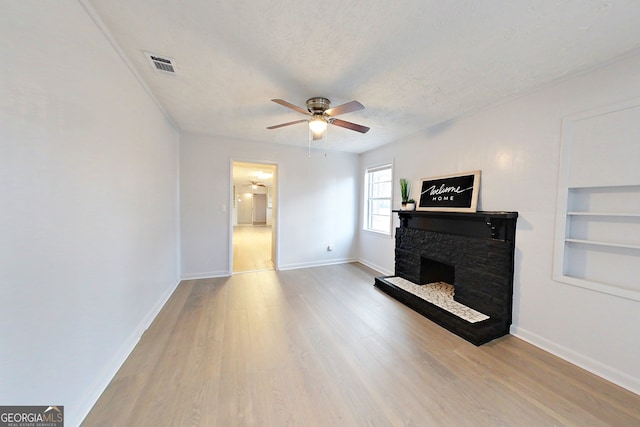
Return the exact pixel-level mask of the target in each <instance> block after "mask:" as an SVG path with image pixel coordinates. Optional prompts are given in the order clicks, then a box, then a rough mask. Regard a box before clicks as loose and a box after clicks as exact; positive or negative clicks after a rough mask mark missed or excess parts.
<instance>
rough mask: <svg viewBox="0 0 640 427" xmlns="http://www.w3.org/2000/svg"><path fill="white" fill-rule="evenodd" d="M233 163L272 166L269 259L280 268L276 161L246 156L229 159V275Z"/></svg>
mask: <svg viewBox="0 0 640 427" xmlns="http://www.w3.org/2000/svg"><path fill="white" fill-rule="evenodd" d="M234 163H249V164H252V165H256V166H260V165H265V166H269V167H270V168H273V169H274V171H273V184H272V187H271V261H272V262H273V268H274V269H275V270H280V264H279V259H280V245H279V241H280V203H279V200H280V180H279V179H278V163H276V162H272V161H269V160H255V159H246V158H235V157H231V158H230V159H229V209H228V213H229V243H228V244H229V251H228V252H229V256H228V259H229V266H228V269H229V275H233V203H234V191H233V186H234V184H233V165H234Z"/></svg>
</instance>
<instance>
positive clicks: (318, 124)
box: [267, 97, 369, 140]
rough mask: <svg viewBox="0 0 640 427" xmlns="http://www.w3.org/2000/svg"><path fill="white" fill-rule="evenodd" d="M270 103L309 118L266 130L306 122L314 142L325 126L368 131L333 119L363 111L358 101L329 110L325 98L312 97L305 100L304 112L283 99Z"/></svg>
mask: <svg viewBox="0 0 640 427" xmlns="http://www.w3.org/2000/svg"><path fill="white" fill-rule="evenodd" d="M272 101H273V102H275V103H276V104H280V105H282V106H283V107H287V108H291V109H292V110H295V111H297V112H299V113H302V114H304V115H307V116H309V118H307V119H300V120H295V121H293V122H287V123H281V124H279V125H274V126H269V127H267V129H277V128H281V127H284V126H289V125H295V124H298V123H304V122H308V123H309V129H311V133H312V134H313V139H314V140H317V139H321V138H322V134H323V133H324V131H325V129H326V128H327V125H335V126H340V127H342V128H345V129H349V130H354V131H356V132H360V133H367V132H368V131H369V128H368V127H366V126H362V125H358V124H356V123H351V122H347V121H345V120H340V119H336V118H335V116H338V115H340V114H346V113H351V112H353V111H359V110H364V105H362V104H361V103H359V102H358V101H351V102H347V103H346V104H342V105H338V106H337V107H333V108H329V107H330V106H331V101H329V100H328V99H327V98H322V97H314V98H309V99H307V109H306V110H305V109H304V108H302V107H298V106H297V105H293V104H291V103H290V102H287V101H285V100H284V99H272Z"/></svg>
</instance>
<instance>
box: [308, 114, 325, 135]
mask: <svg viewBox="0 0 640 427" xmlns="http://www.w3.org/2000/svg"><path fill="white" fill-rule="evenodd" d="M309 129H311V132H313V133H315V134H321V133H322V132H324V131H325V130H326V129H327V122H326V121H324V120H322V119H320V118H318V119H313V120H311V121H310V122H309Z"/></svg>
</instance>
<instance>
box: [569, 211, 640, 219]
mask: <svg viewBox="0 0 640 427" xmlns="http://www.w3.org/2000/svg"><path fill="white" fill-rule="evenodd" d="M567 215H570V216H602V217H608V216H610V217H629V218H640V213H629V212H627V213H624V212H622V213H618V212H616V213H607V212H567Z"/></svg>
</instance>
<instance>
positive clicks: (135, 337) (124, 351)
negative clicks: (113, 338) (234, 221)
mask: <svg viewBox="0 0 640 427" xmlns="http://www.w3.org/2000/svg"><path fill="white" fill-rule="evenodd" d="M179 284H180V281H177V282H176V283H175V284H174V285H173V286H171V287H170V288H169V289H167V291H166V292H165V293H164V294H163V295H162V296H161V297H160V298H159V299H158V301H157V302H156V304H155V305H154V306H153V308H152V309H151V310H150V311H149V312H148V313H147V314H146V315H145V316H144V317H143V318H142V320H141V321H140V323H139V324H138V326H137V327H136V328H135V329H134V331H133V333H132V334H131V335H130V336H129V338H127V339H126V340H125V342H124V343H122V345H121V346H120V348H119V349H118V351H116V352H115V354H114V355H113V357H112V359H111V363H109V364H108V365H107V366H106V367H105V368H104V369H102V371H101V372H100V374H99V375H98V378H97V380H96V381H95V382H94V384H93V386H92V387H90V388H89V390H88V391H87V392H86V393H85V396H86V397H85V398H84V399H83V400H82V401H81V402H80V404H79V405H78V406H77V410H74V411H73V413H72V414H73V415H72V414H69V415H72V417H68V418H67V419H66V420H65V421H66V422H67V423H68V425H70V426H73V425H80V424H81V423H82V421H83V420H84V419H85V418H86V416H87V415H88V414H89V411H91V409H92V408H93V406H94V405H95V404H96V402H97V401H98V399H99V398H100V396H101V395H102V393H103V392H104V391H105V389H106V388H107V386H108V385H109V383H111V380H113V377H115V375H116V374H117V373H118V370H120V368H121V367H122V365H123V364H124V362H125V360H127V357H129V355H130V354H131V352H132V351H133V349H134V348H135V347H136V345H138V342H139V341H140V338H141V337H142V334H143V333H144V332H145V331H146V330H147V329H148V328H149V326H151V323H152V322H153V321H154V319H155V318H156V317H157V316H158V314H159V313H160V310H162V307H164V305H165V304H166V303H167V301H168V300H169V298H170V297H171V295H173V293H174V292H175V290H176V288H177V287H178V285H179ZM69 412H71V411H69Z"/></svg>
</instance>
